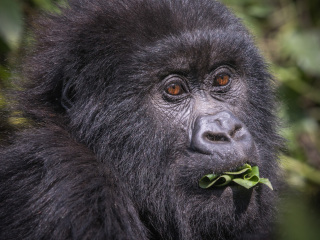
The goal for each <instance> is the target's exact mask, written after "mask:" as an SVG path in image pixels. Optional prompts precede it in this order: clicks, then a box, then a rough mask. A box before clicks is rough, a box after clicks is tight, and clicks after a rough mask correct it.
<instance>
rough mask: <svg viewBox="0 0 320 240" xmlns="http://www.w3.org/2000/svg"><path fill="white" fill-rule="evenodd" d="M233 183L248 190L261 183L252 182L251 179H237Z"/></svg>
mask: <svg viewBox="0 0 320 240" xmlns="http://www.w3.org/2000/svg"><path fill="white" fill-rule="evenodd" d="M233 181H234V182H235V183H237V184H239V185H240V186H242V187H245V188H246V189H249V188H252V187H254V186H255V185H257V184H258V182H259V181H252V180H251V179H250V180H248V179H241V178H235V179H233Z"/></svg>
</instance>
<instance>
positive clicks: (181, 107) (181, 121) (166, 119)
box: [151, 99, 192, 136]
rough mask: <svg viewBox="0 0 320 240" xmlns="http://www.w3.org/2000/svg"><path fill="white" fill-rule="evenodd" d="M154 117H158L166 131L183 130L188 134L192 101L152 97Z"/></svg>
mask: <svg viewBox="0 0 320 240" xmlns="http://www.w3.org/2000/svg"><path fill="white" fill-rule="evenodd" d="M151 102H152V112H153V118H154V119H157V120H158V121H157V122H159V124H160V125H161V127H162V128H163V127H165V128H166V129H167V130H166V131H173V132H177V133H179V132H181V130H183V132H184V133H186V134H185V135H186V136H187V129H188V126H189V123H190V116H192V101H191V100H184V101H181V102H177V103H169V102H166V101H165V100H163V99H161V100H155V99H152V100H151Z"/></svg>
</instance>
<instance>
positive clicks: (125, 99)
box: [0, 0, 283, 240]
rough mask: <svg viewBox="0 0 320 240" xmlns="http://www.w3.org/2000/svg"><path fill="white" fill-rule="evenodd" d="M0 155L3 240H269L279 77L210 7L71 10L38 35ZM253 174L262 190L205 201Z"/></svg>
mask: <svg viewBox="0 0 320 240" xmlns="http://www.w3.org/2000/svg"><path fill="white" fill-rule="evenodd" d="M34 31H35V38H34V41H33V47H32V51H30V54H28V56H27V57H26V58H25V64H23V71H22V74H21V76H23V79H21V84H22V85H20V87H19V89H20V90H19V92H18V93H17V94H16V99H17V100H16V102H19V104H17V107H18V109H19V111H21V112H23V114H24V116H25V117H26V118H27V119H29V121H30V125H28V127H27V128H26V129H24V130H23V131H20V132H17V133H16V134H15V136H12V137H11V140H10V144H6V145H3V146H2V148H1V152H0V166H1V167H0V176H1V177H0V239H6V240H13V239H14V240H17V239H32V240H34V239H55V240H56V239H126V240H133V239H136V240H137V239H138V240H143V239H165V240H173V239H174V240H177V239H180V240H191V239H192V240H200V239H266V238H268V237H269V236H270V232H271V229H272V222H273V221H272V219H273V216H274V213H275V207H274V205H275V204H274V202H275V200H276V199H277V198H276V196H277V195H278V194H277V192H279V188H278V187H277V186H278V181H279V171H278V169H279V167H278V163H277V158H278V154H279V149H280V147H281V144H282V142H283V141H282V139H281V137H280V136H279V134H278V130H279V120H278V119H277V117H276V115H275V110H276V101H277V100H276V98H275V90H274V83H273V77H272V75H271V74H270V73H269V71H268V67H267V64H266V63H265V61H264V59H263V57H262V56H261V54H260V53H259V51H258V50H257V47H256V46H255V44H254V40H253V38H252V37H251V35H250V33H249V32H248V31H247V30H246V28H245V27H244V26H243V25H242V23H241V21H240V20H239V19H237V18H236V17H235V16H234V15H233V14H232V13H231V12H230V11H229V10H228V9H227V8H226V7H225V6H223V5H222V4H221V3H219V2H217V1H215V0H201V1H194V0H134V1H133V0H94V1H93V0H70V1H69V2H68V4H67V5H66V6H65V7H64V8H62V7H61V11H60V13H59V14H50V15H47V16H45V17H42V18H41V19H39V20H38V21H36V22H35V24H34ZM245 163H248V164H250V165H252V166H258V167H259V169H260V175H261V176H262V177H264V178H268V179H269V180H270V181H271V182H272V184H273V186H274V188H275V189H274V191H272V190H271V189H269V188H267V187H266V186H265V185H261V184H259V185H257V186H256V187H254V188H251V189H249V190H248V189H246V188H244V187H242V186H239V185H235V184H234V185H233V184H231V185H228V186H224V187H213V188H208V189H202V188H200V187H199V179H200V178H201V177H202V176H203V175H205V174H209V173H222V172H225V171H234V170H236V169H238V168H239V167H240V166H242V165H243V164H245Z"/></svg>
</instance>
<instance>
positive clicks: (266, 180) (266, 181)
mask: <svg viewBox="0 0 320 240" xmlns="http://www.w3.org/2000/svg"><path fill="white" fill-rule="evenodd" d="M259 182H260V183H263V184H265V185H267V186H268V187H269V188H270V189H271V190H273V187H272V185H271V182H270V181H269V179H268V178H260V181H259Z"/></svg>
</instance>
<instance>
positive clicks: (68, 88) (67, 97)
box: [61, 79, 75, 111]
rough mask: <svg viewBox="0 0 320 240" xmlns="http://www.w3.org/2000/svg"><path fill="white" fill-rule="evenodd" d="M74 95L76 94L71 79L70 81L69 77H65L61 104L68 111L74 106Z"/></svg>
mask: <svg viewBox="0 0 320 240" xmlns="http://www.w3.org/2000/svg"><path fill="white" fill-rule="evenodd" d="M74 95H75V92H74V89H73V87H72V84H71V81H68V79H64V80H63V84H62V93H61V106H62V107H63V108H64V109H65V110H66V111H67V110H69V109H70V108H71V107H72V106H73V98H74Z"/></svg>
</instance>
